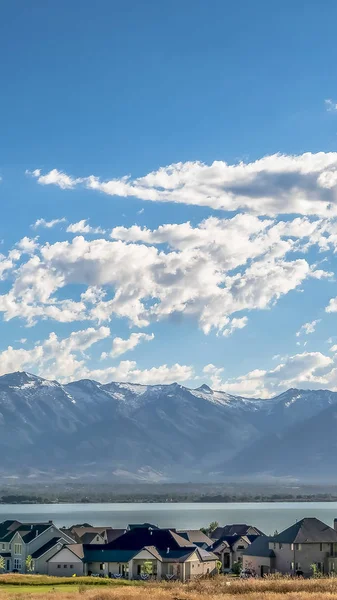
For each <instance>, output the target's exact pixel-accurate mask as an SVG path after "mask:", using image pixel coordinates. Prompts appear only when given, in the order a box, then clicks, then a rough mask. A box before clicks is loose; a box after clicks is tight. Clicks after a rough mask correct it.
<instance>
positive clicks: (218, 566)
mask: <svg viewBox="0 0 337 600" xmlns="http://www.w3.org/2000/svg"><path fill="white" fill-rule="evenodd" d="M216 568H217V571H218V575H220V573H221V571H222V562H221V560H217V561H216Z"/></svg>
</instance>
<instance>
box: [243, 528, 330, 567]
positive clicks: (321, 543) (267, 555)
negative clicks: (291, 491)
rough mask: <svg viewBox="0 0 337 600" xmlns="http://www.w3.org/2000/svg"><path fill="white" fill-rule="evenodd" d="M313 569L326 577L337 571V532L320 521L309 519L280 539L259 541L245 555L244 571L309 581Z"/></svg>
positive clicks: (281, 534)
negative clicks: (296, 577)
mask: <svg viewBox="0 0 337 600" xmlns="http://www.w3.org/2000/svg"><path fill="white" fill-rule="evenodd" d="M313 565H315V567H316V569H317V570H318V571H320V572H321V573H323V574H329V573H332V572H336V571H337V531H336V530H335V529H333V528H332V527H329V526H328V525H326V524H325V523H323V522H322V521H320V520H319V519H316V518H305V519H302V520H301V521H298V522H297V523H295V524H294V525H291V527H288V528H287V529H285V530H284V531H282V532H281V533H279V534H278V535H276V536H274V537H271V538H267V537H266V536H264V537H263V538H260V539H259V538H258V539H257V540H256V541H255V542H254V543H253V544H252V545H251V546H250V547H249V548H247V549H246V550H245V551H244V552H243V567H244V568H248V569H252V570H254V571H255V572H256V573H257V574H258V575H262V574H265V573H268V572H271V573H274V572H278V573H284V574H292V575H295V574H302V575H304V576H305V577H309V576H310V575H312V573H313Z"/></svg>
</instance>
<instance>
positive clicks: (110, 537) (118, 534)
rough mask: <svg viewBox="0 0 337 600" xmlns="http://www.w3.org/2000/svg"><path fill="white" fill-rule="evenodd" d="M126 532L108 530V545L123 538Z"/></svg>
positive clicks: (122, 530)
mask: <svg viewBox="0 0 337 600" xmlns="http://www.w3.org/2000/svg"><path fill="white" fill-rule="evenodd" d="M125 532H126V529H107V532H106V533H107V538H108V540H107V541H108V544H109V543H110V542H113V541H114V540H117V538H119V537H121V535H124V533H125Z"/></svg>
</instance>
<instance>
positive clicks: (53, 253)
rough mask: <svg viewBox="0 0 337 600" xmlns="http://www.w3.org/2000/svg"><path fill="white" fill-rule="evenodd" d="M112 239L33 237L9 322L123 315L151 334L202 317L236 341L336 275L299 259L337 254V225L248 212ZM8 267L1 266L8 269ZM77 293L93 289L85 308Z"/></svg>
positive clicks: (0, 301)
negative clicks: (261, 313) (253, 314)
mask: <svg viewBox="0 0 337 600" xmlns="http://www.w3.org/2000/svg"><path fill="white" fill-rule="evenodd" d="M84 223H85V222H84ZM111 236H112V240H111V241H109V240H106V239H102V238H101V239H95V240H91V241H90V240H86V239H84V237H82V236H77V237H75V238H74V239H73V240H72V241H70V242H69V241H60V242H56V243H54V244H48V243H47V244H44V245H40V246H38V245H37V244H36V241H35V240H33V241H32V242H31V241H30V240H29V239H28V238H24V242H22V241H21V242H20V245H21V246H22V248H26V249H27V250H29V251H31V252H33V251H34V250H35V253H34V254H33V255H32V256H31V257H30V258H29V260H27V261H26V262H22V264H21V265H20V267H19V268H18V269H17V270H16V271H15V273H13V275H14V282H13V286H12V288H11V289H10V290H9V291H7V293H5V294H3V295H2V296H1V295H0V312H3V313H4V318H5V319H6V320H10V319H12V318H14V317H21V318H23V319H25V320H26V321H27V322H28V324H30V325H32V324H34V323H35V322H36V320H37V319H39V318H45V319H55V320H57V321H60V322H71V321H76V320H79V321H81V320H89V321H93V322H99V323H104V322H107V321H110V320H111V318H113V317H114V316H119V317H123V318H126V319H128V320H129V322H130V324H131V325H133V326H136V327H146V326H148V325H149V324H150V323H151V322H152V321H154V320H160V319H164V318H166V317H168V316H170V315H178V314H185V315H192V316H194V317H195V318H196V319H198V321H199V325H200V327H201V328H202V330H203V331H204V332H205V333H206V334H208V333H210V332H211V331H212V330H213V329H214V330H215V331H216V332H218V333H219V334H223V335H225V336H228V335H230V334H231V333H233V332H234V331H235V330H236V329H239V328H242V327H244V326H245V325H246V323H247V317H246V316H241V317H239V316H238V314H237V313H240V312H241V313H242V312H246V311H248V310H254V309H258V310H263V309H266V308H269V307H271V306H272V305H273V304H274V303H275V302H277V300H278V299H279V298H280V297H281V296H282V295H285V294H287V293H289V292H290V291H291V290H295V289H299V286H300V285H301V284H302V283H303V282H304V281H305V280H306V279H308V278H310V277H316V278H317V279H320V278H322V276H327V275H329V273H327V272H326V271H323V270H322V269H319V270H317V269H316V265H315V264H314V265H310V264H309V262H308V261H307V260H306V259H305V258H297V257H295V253H297V256H298V255H299V253H302V254H304V255H305V254H306V253H307V250H308V247H309V246H310V245H312V244H316V245H317V246H318V248H319V249H321V246H322V245H323V247H324V250H325V249H326V247H328V248H329V247H332V248H334V247H335V244H336V246H337V225H336V224H335V223H334V222H331V221H329V222H324V223H323V221H322V220H321V219H318V220H316V221H315V222H314V223H313V222H311V221H310V220H309V219H307V218H306V217H305V218H303V219H301V218H296V219H294V220H293V221H285V222H282V221H281V222H278V223H277V222H275V221H273V220H270V219H260V218H258V217H256V216H254V215H245V214H242V215H236V216H235V217H233V218H231V219H218V218H213V217H212V218H209V219H206V220H205V221H203V222H202V223H200V224H199V225H198V226H197V227H192V226H191V224H190V223H182V224H179V225H178V224H167V225H163V226H161V227H159V228H158V229H156V230H150V229H141V228H140V227H137V226H134V227H130V228H128V229H127V228H124V227H119V228H115V229H114V230H113V231H112V233H111ZM322 238H323V239H324V242H321V239H322ZM335 238H336V240H335ZM320 244H321V245H320ZM157 246H158V247H157ZM322 251H323V250H322ZM16 252H18V250H16ZM288 255H289V256H288ZM4 263H5V264H4V266H3V268H4V269H5V268H6V273H8V271H11V270H12V271H13V268H14V262H13V260H11V261H8V259H6V260H5V259H4ZM1 264H2V263H1V258H0V271H1ZM317 273H318V275H317ZM70 285H71V286H72V289H73V290H76V289H77V288H78V289H80V287H83V286H85V288H86V290H85V291H81V294H80V298H79V299H78V300H75V299H73V298H68V299H64V297H65V295H66V290H67V286H70ZM60 290H62V297H61V298H60V297H59V293H60ZM63 290H64V291H63Z"/></svg>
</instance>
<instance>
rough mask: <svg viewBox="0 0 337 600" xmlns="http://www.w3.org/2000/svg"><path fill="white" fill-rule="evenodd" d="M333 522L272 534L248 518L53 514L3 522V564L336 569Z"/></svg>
mask: <svg viewBox="0 0 337 600" xmlns="http://www.w3.org/2000/svg"><path fill="white" fill-rule="evenodd" d="M333 525H334V526H333V527H330V526H329V525H326V524H325V523H323V522H322V521H320V520H318V519H316V518H304V519H302V520H301V521H298V522H297V523H295V524H293V525H291V526H290V527H288V528H287V529H285V530H284V531H282V532H281V533H277V534H276V535H274V536H267V535H265V534H264V533H263V532H262V531H261V530H260V529H258V528H257V527H255V526H253V525H247V524H244V523H239V524H232V525H225V526H223V527H217V528H215V529H214V530H213V531H209V535H207V534H206V533H205V531H201V530H197V529H193V530H188V529H186V530H183V529H179V530H177V529H175V528H160V527H157V526H156V525H153V524H151V523H139V524H129V525H127V526H126V527H125V529H120V528H119V529H115V528H113V527H104V526H102V527H92V526H90V525H89V524H83V525H74V526H72V527H69V528H58V527H57V526H56V525H55V524H54V523H53V522H52V521H48V522H45V523H34V522H32V523H21V522H20V521H17V520H7V521H4V522H3V523H0V555H1V557H2V567H3V571H4V572H14V573H25V572H30V573H35V574H45V575H53V576H63V577H64V576H67V577H69V576H95V577H110V578H125V579H144V580H146V579H156V580H178V581H181V582H185V581H189V580H191V579H194V578H200V577H211V576H214V575H216V574H218V573H222V574H236V575H239V574H240V572H242V574H245V575H246V576H254V577H263V576H264V575H267V574H270V573H281V574H285V575H286V574H288V575H293V576H303V577H310V576H312V575H313V571H314V570H315V571H316V572H319V573H322V574H330V573H334V572H335V571H336V570H337V520H335V521H334V524H333Z"/></svg>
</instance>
